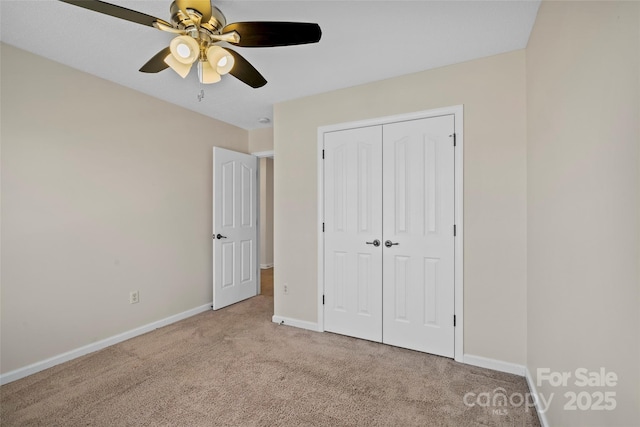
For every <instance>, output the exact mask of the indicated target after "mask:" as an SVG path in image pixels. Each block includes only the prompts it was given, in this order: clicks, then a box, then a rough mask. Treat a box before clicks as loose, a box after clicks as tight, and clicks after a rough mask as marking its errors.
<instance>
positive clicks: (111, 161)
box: [1, 44, 248, 373]
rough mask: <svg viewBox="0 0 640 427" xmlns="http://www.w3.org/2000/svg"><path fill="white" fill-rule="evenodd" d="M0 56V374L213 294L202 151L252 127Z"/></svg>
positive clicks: (9, 52)
mask: <svg viewBox="0 0 640 427" xmlns="http://www.w3.org/2000/svg"><path fill="white" fill-rule="evenodd" d="M1 55H2V82H1V89H2V100H1V107H2V117H1V126H2V128H1V129H2V130H1V132H2V133H1V139H2V158H1V161H2V164H1V168H2V188H1V190H2V221H1V245H2V254H1V256H2V259H1V263H2V272H1V281H2V283H1V295H2V296H1V304H2V306H1V310H2V313H1V316H2V317H1V323H2V326H1V328H2V329H1V335H2V337H1V340H2V341H1V344H2V350H1V351H2V353H1V359H2V365H1V371H2V372H3V373H6V372H8V371H11V370H14V369H16V368H20V367H24V366H26V365H29V364H31V363H34V362H38V361H42V360H44V359H47V358H49V357H52V356H55V355H58V354H60V353H63V352H66V351H69V350H72V349H76V348H78V347H81V346H83V345H87V344H90V343H92V342H95V341H98V340H101V339H104V338H107V337H111V336H113V335H116V334H118V333H122V332H124V331H128V330H131V329H133V328H136V327H139V326H142V325H145V324H147V323H150V322H152V321H156V320H159V319H163V318H165V317H168V316H170V315H173V314H177V313H181V312H183V311H186V310H189V309H192V308H195V307H199V306H202V305H204V304H207V303H209V302H211V299H212V285H211V283H212V281H211V274H212V273H211V272H212V263H211V200H212V188H211V167H212V166H211V157H212V154H211V153H212V150H211V147H212V146H214V145H218V146H222V147H225V148H230V149H234V150H237V151H242V152H247V151H248V133H247V131H245V130H242V129H239V128H236V127H234V126H231V125H228V124H225V123H222V122H219V121H216V120H213V119H210V118H208V117H205V116H201V115H198V114H195V113H193V112H191V111H187V110H184V109H182V108H179V107H176V106H173V105H170V104H168V103H165V102H163V101H159V100H157V99H154V98H151V97H149V96H146V95H143V94H140V93H138V92H134V91H132V90H130V89H127V88H124V87H122V86H118V85H116V84H114V83H110V82H108V81H105V80H102V79H99V78H96V77H93V76H90V75H88V74H85V73H82V72H79V71H76V70H73V69H71V68H68V67H65V66H62V65H60V64H57V63H54V62H51V61H48V60H46V59H43V58H41V57H37V56H34V55H32V54H29V53H26V52H24V51H21V50H18V49H15V48H13V47H11V46H8V45H5V44H3V45H2V50H1ZM178 129H179V130H180V131H178ZM184 129H187V130H188V129H198V130H199V132H198V134H199V135H211V137H210V138H207V139H198V138H192V137H189V138H183V139H181V138H180V137H179V136H180V135H181V134H182V131H183V130H184ZM132 290H139V291H140V303H139V304H135V305H130V304H129V292H130V291H132Z"/></svg>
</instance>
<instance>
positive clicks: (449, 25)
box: [0, 0, 540, 129]
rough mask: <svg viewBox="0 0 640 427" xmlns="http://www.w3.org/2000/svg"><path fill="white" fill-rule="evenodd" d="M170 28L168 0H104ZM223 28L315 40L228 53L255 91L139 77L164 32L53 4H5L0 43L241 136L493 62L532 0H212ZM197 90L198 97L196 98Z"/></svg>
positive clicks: (524, 27)
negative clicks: (320, 96) (308, 33)
mask: <svg viewBox="0 0 640 427" xmlns="http://www.w3.org/2000/svg"><path fill="white" fill-rule="evenodd" d="M109 2H110V3H113V4H117V5H119V6H123V7H127V8H129V9H134V10H137V11H140V12H143V13H146V14H149V15H153V16H156V17H158V18H162V19H164V20H166V21H169V20H170V16H169V5H170V3H171V1H170V0H135V1H133V0H109ZM214 4H215V5H216V6H217V7H218V8H219V9H221V10H222V12H223V13H224V14H225V16H226V18H227V22H228V23H232V22H239V21H301V22H317V23H318V24H319V25H320V27H321V28H322V39H321V40H320V42H319V43H317V44H311V45H303V46H287V47H277V48H259V49H256V48H236V49H237V51H238V52H240V53H241V54H242V55H243V56H244V57H245V58H246V59H247V60H249V61H250V62H251V64H252V65H253V66H254V67H256V68H257V69H258V71H260V73H261V74H262V75H263V76H264V77H265V78H266V79H267V81H268V83H267V85H266V86H264V87H262V88H259V89H252V88H251V87H249V86H247V85H245V84H244V83H242V82H240V81H239V80H237V79H235V78H234V77H232V76H231V75H227V76H223V79H222V81H221V82H220V83H217V84H213V85H206V86H203V85H201V84H200V83H199V82H198V79H197V73H196V72H195V68H194V69H193V70H192V72H191V74H189V76H187V78H186V79H184V80H183V79H182V78H180V77H179V76H178V75H177V74H175V73H174V72H173V71H172V70H171V69H167V70H165V71H163V72H161V73H158V74H144V73H140V72H138V69H139V68H140V67H141V66H142V65H143V64H144V63H145V62H147V60H148V59H150V58H151V57H152V56H153V55H155V54H156V53H157V52H158V51H160V50H161V49H163V48H164V47H166V46H168V45H169V41H170V40H171V38H172V35H171V34H169V33H165V32H161V31H158V30H156V29H154V28H151V27H146V26H143V25H139V24H135V23H132V22H128V21H124V20H121V19H117V18H113V17H110V16H107V15H103V14H100V13H96V12H92V11H89V10H86V9H82V8H79V7H76V6H72V5H69V4H65V3H62V2H59V1H56V0H38V1H25V0H19V1H16V0H1V1H0V23H1V30H0V39H1V40H2V41H3V42H4V43H8V44H10V45H13V46H16V47H18V48H21V49H24V50H27V51H29V52H32V53H35V54H38V55H41V56H43V57H45V58H49V59H52V60H54V61H57V62H60V63H63V64H66V65H68V66H70V67H73V68H76V69H79V70H82V71H85V72H87V73H90V74H93V75H96V76H99V77H102V78H104V79H107V80H110V81H113V82H116V83H119V84H121V85H124V86H127V87H129V88H131V89H134V90H137V91H140V92H143V93H146V94H148V95H151V96H154V97H156V98H159V99H163V100H165V101H168V102H171V103H173V104H176V105H180V106H182V107H184V108H188V109H190V110H193V111H197V112H199V113H201V114H204V115H206V116H209V117H213V118H215V119H218V120H222V121H224V122H228V123H231V124H233V125H236V126H239V127H241V128H244V129H256V128H260V127H265V126H271V125H270V124H268V125H264V124H261V123H259V122H258V119H259V118H261V117H268V118H270V119H272V115H273V114H272V111H273V104H274V103H278V102H281V101H286V100H290V99H296V98H300V97H304V96H307V95H312V94H317V93H322V92H328V91H331V90H335V89H340V88H345V87H350V86H355V85H359V84H363V83H367V82H372V81H376V80H382V79H387V78H390V77H395V76H400V75H404V74H409V73H413V72H417V71H422V70H427V69H431V68H436V67H441V66H444V65H449V64H455V63H459V62H463V61H468V60H472V59H475V58H481V57H485V56H489V55H495V54H499V53H503V52H508V51H511V50H516V49H522V48H524V47H525V46H526V44H527V41H528V39H529V34H530V32H531V28H532V27H533V23H534V21H535V17H536V13H537V11H538V6H539V4H540V2H539V1H514V0H512V1H477V0H476V1H450V0H449V1H416V0H414V1H326V0H325V1H307V0H296V1H268V0H261V1H244V0H235V1H220V2H216V1H214ZM201 88H203V89H204V93H205V97H204V99H202V101H201V102H199V101H198V94H199V93H200V90H201Z"/></svg>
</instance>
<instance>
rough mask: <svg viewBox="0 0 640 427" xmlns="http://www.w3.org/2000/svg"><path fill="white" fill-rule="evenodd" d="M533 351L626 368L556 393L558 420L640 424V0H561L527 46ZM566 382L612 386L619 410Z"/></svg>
mask: <svg viewBox="0 0 640 427" xmlns="http://www.w3.org/2000/svg"><path fill="white" fill-rule="evenodd" d="M526 55H527V58H526V59H527V96H528V103H527V108H528V153H527V157H528V164H527V167H528V223H529V225H528V296H527V303H528V304H527V305H528V345H527V348H528V358H527V365H528V368H529V370H530V371H531V373H532V374H533V377H534V379H535V378H536V372H537V369H538V368H548V369H550V370H551V371H561V372H570V373H571V374H572V377H571V378H570V379H569V382H568V385H570V386H571V385H573V384H574V382H575V379H576V378H575V370H576V369H577V368H587V369H588V370H592V371H597V370H599V369H600V368H601V367H604V368H605V369H606V370H607V371H612V372H615V373H616V374H617V375H618V377H619V384H618V385H617V386H616V387H611V388H589V387H586V388H585V387H582V388H579V387H575V386H572V387H568V388H564V387H556V388H554V387H550V386H549V385H548V382H544V385H543V386H541V387H539V388H538V391H539V392H541V393H542V394H543V395H544V396H546V397H547V398H548V397H549V396H550V395H551V393H554V394H555V397H554V400H553V401H552V406H551V409H550V410H549V411H548V412H547V414H546V417H547V419H548V421H549V424H550V425H566V426H603V425H606V426H623V425H624V426H631V425H640V412H639V411H640V394H639V388H640V373H639V365H640V352H639V348H638V346H639V341H640V338H639V337H640V319H639V317H638V316H639V312H640V302H639V293H638V292H639V290H638V288H639V286H640V275H639V271H638V268H639V267H638V266H639V262H638V260H639V256H640V226H639V221H640V204H639V203H640V200H639V198H640V182H639V174H638V171H639V168H640V163H639V156H640V150H639V145H640V128H639V126H640V124H639V123H640V105H639V104H640V81H639V80H640V59H639V56H640V3H638V2H606V3H600V2H557V3H556V2H553V3H546V2H545V3H543V4H542V6H541V7H540V10H539V12H538V18H537V20H536V23H535V26H534V29H533V33H532V35H531V38H530V40H529V45H528V47H527V51H526ZM567 391H574V392H580V391H587V392H589V393H591V392H593V391H613V392H615V393H616V400H617V408H616V410H615V411H580V410H577V411H567V410H564V409H563V407H564V404H565V403H567V398H565V397H564V393H565V392H567Z"/></svg>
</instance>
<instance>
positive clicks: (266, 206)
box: [260, 157, 273, 267]
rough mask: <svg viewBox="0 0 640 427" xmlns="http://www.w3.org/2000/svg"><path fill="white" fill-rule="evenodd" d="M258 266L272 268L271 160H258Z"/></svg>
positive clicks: (264, 158)
mask: <svg viewBox="0 0 640 427" xmlns="http://www.w3.org/2000/svg"><path fill="white" fill-rule="evenodd" d="M260 265H261V266H263V267H266V266H273V158H266V157H263V158H261V159H260Z"/></svg>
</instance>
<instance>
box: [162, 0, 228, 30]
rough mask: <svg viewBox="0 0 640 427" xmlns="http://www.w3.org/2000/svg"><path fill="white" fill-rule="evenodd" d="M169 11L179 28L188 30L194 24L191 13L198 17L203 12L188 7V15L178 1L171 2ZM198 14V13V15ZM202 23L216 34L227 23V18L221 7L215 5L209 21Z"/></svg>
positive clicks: (172, 20) (212, 7)
mask: <svg viewBox="0 0 640 427" xmlns="http://www.w3.org/2000/svg"><path fill="white" fill-rule="evenodd" d="M169 12H170V13H171V22H173V23H174V24H175V25H176V26H177V27H178V28H180V29H185V30H188V29H189V27H191V26H193V21H194V20H193V17H192V16H191V13H194V15H195V16H197V17H198V18H199V17H201V16H202V14H201V13H200V12H199V11H198V10H196V9H191V8H187V12H188V13H189V16H186V15H185V14H184V13H183V12H182V11H181V10H180V8H178V5H177V4H176V2H175V1H174V2H172V3H171V7H170V8H169ZM196 14H197V15H196ZM200 25H204V26H205V27H206V28H207V30H209V31H211V32H212V33H214V34H217V33H220V31H222V29H223V28H224V26H225V25H227V18H225V16H224V14H223V13H222V11H221V10H220V9H218V8H217V7H215V6H213V5H212V6H211V19H210V20H209V22H206V23H205V22H201V23H200Z"/></svg>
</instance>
